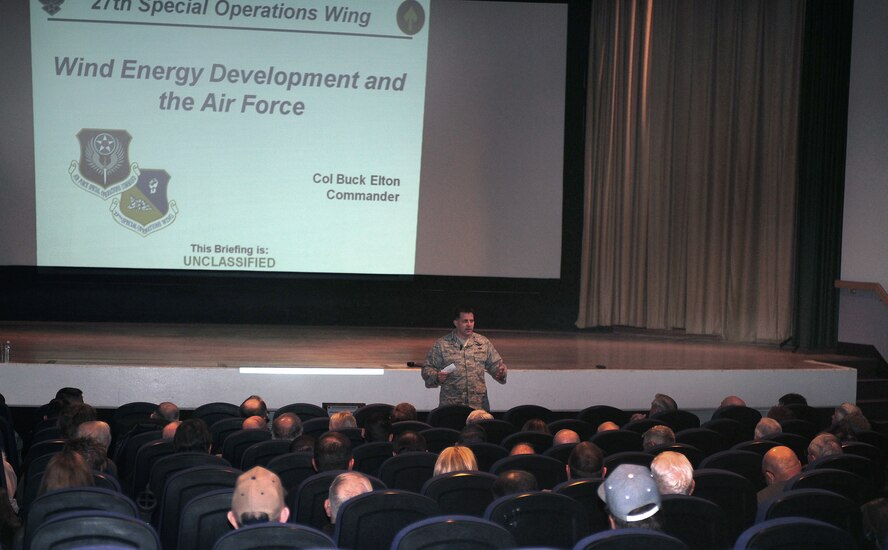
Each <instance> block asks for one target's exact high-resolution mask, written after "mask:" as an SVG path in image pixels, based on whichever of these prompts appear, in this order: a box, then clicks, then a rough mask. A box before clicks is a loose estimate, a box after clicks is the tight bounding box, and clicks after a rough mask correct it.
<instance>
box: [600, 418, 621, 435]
mask: <svg viewBox="0 0 888 550" xmlns="http://www.w3.org/2000/svg"><path fill="white" fill-rule="evenodd" d="M619 429H620V427H619V426H618V425H617V423H616V422H611V421H610V420H608V421H607V422H602V423H601V424H599V425H598V429H597V430H595V433H598V432H610V431H613V430H619Z"/></svg>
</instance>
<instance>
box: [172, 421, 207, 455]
mask: <svg viewBox="0 0 888 550" xmlns="http://www.w3.org/2000/svg"><path fill="white" fill-rule="evenodd" d="M212 446H213V436H212V435H210V430H209V429H208V428H207V423H206V422H204V421H203V419H200V418H189V419H188V420H186V421H184V422H182V423H181V424H179V427H178V428H176V433H175V435H173V448H175V449H176V452H177V453H186V452H199V453H208V452H210V447H212Z"/></svg>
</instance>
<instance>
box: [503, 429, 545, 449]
mask: <svg viewBox="0 0 888 550" xmlns="http://www.w3.org/2000/svg"><path fill="white" fill-rule="evenodd" d="M519 443H528V444H530V445H531V446H532V447H533V450H534V451H536V452H537V453H542V452H543V451H545V450H546V449H548V448H549V447H551V446H552V436H551V435H549V434H544V433H542V432H515V433H513V434H511V435H508V436H506V438H505V439H503V440H502V442H501V443H500V445H502V446H503V447H505V448H506V449H511V448H512V447H514V446H515V445H517V444H519Z"/></svg>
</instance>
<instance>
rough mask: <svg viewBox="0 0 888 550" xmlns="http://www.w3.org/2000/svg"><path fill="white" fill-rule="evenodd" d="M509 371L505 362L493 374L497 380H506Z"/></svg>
mask: <svg viewBox="0 0 888 550" xmlns="http://www.w3.org/2000/svg"><path fill="white" fill-rule="evenodd" d="M507 373H508V369H506V364H505V363H500V366H498V367H497V368H496V373H495V374H494V375H493V377H494V378H496V379H497V380H505V379H506V374H507Z"/></svg>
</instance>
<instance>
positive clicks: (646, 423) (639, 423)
mask: <svg viewBox="0 0 888 550" xmlns="http://www.w3.org/2000/svg"><path fill="white" fill-rule="evenodd" d="M654 426H666V427H667V428H668V427H669V425H668V424H666V423H665V422H663V421H662V420H655V419H653V418H642V419H640V420H630V421H629V422H627V423H625V424H623V425H622V426H620V429H621V430H625V431H629V432H635V433H637V434H639V435H643V434H644V432H646V431H648V430H650V429H651V428H653V427H654Z"/></svg>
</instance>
